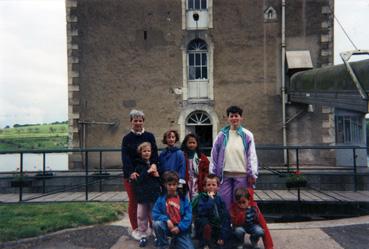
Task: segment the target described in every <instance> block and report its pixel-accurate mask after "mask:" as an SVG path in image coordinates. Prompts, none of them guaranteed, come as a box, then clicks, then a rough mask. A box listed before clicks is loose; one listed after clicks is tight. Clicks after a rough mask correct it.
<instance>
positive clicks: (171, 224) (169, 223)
mask: <svg viewBox="0 0 369 249" xmlns="http://www.w3.org/2000/svg"><path fill="white" fill-rule="evenodd" d="M167 225H168V229H169V230H170V231H172V229H173V228H174V224H173V222H172V221H171V220H168V221H167Z"/></svg>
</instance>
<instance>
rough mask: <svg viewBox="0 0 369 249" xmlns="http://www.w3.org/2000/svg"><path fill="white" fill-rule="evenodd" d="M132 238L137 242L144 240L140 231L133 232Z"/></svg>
mask: <svg viewBox="0 0 369 249" xmlns="http://www.w3.org/2000/svg"><path fill="white" fill-rule="evenodd" d="M131 236H132V238H133V239H135V240H140V239H141V238H142V235H141V232H140V231H138V229H135V230H133V231H132V233H131Z"/></svg>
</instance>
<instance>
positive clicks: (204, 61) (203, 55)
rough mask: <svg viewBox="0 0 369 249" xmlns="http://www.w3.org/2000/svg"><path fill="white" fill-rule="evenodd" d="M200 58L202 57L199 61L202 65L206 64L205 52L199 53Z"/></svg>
mask: <svg viewBox="0 0 369 249" xmlns="http://www.w3.org/2000/svg"><path fill="white" fill-rule="evenodd" d="M201 58H202V62H201V64H202V65H203V66H206V54H205V53H202V54H201Z"/></svg>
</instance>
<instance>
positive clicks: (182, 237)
mask: <svg viewBox="0 0 369 249" xmlns="http://www.w3.org/2000/svg"><path fill="white" fill-rule="evenodd" d="M153 228H154V231H155V235H156V239H157V242H156V243H157V244H156V246H157V247H159V248H168V247H169V242H168V236H171V237H172V241H171V247H173V248H175V249H194V246H193V244H192V240H191V235H190V233H189V232H180V233H179V234H176V235H173V234H171V233H170V231H169V229H168V226H167V223H166V222H164V221H154V223H153Z"/></svg>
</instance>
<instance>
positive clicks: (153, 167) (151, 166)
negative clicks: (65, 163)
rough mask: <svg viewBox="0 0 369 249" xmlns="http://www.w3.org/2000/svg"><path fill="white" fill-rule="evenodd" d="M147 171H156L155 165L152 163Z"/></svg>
mask: <svg viewBox="0 0 369 249" xmlns="http://www.w3.org/2000/svg"><path fill="white" fill-rule="evenodd" d="M149 171H151V172H155V171H158V167H156V164H155V163H153V164H151V165H150V169H149Z"/></svg>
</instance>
